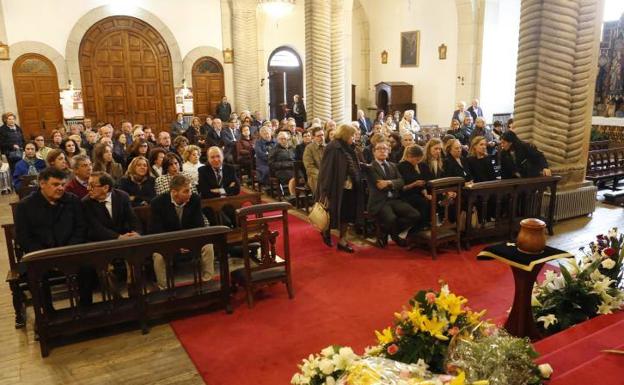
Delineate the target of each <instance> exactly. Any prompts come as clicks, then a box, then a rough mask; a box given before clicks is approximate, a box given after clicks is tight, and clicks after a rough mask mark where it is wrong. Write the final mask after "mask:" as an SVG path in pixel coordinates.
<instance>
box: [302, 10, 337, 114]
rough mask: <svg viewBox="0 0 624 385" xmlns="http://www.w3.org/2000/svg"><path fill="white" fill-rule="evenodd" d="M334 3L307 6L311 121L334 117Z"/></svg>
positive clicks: (307, 53) (306, 21)
mask: <svg viewBox="0 0 624 385" xmlns="http://www.w3.org/2000/svg"><path fill="white" fill-rule="evenodd" d="M331 3H332V1H330V0H306V2H305V50H306V55H305V56H306V63H305V72H306V98H305V103H306V110H307V113H308V120H311V119H313V118H320V119H322V120H327V119H329V118H331V116H332V89H333V88H332V64H333V63H332V59H331V53H332V44H331V20H332V17H331V11H332V4H331Z"/></svg>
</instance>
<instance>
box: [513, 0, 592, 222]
mask: <svg viewBox="0 0 624 385" xmlns="http://www.w3.org/2000/svg"><path fill="white" fill-rule="evenodd" d="M602 9H603V2H602V0H522V6H521V14H520V34H519V43H518V67H517V71H516V95H515V105H514V120H515V123H514V125H515V127H516V133H517V134H518V136H519V137H520V138H521V139H523V140H526V141H529V142H532V143H533V144H535V145H536V146H537V147H538V148H539V149H540V150H541V151H542V152H543V153H544V155H545V156H546V159H547V160H548V164H549V167H550V168H551V170H552V171H553V174H556V175H561V176H562V180H561V182H560V183H559V188H558V190H557V206H556V207H557V209H556V213H555V219H564V218H568V217H571V216H575V215H584V214H588V213H591V212H593V211H594V209H595V197H596V187H595V186H593V185H592V184H591V183H586V182H584V178H585V166H586V163H587V151H588V148H589V135H590V130H591V115H592V106H593V101H594V87H595V79H596V70H597V64H598V63H597V62H598V54H599V44H600V29H601V24H602V17H601V16H602Z"/></svg>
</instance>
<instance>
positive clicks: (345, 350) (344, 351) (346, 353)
mask: <svg viewBox="0 0 624 385" xmlns="http://www.w3.org/2000/svg"><path fill="white" fill-rule="evenodd" d="M338 354H340V355H341V356H343V357H345V358H347V359H349V360H354V359H355V358H356V357H357V356H356V355H355V353H354V352H353V349H351V348H350V347H348V346H344V347H342V348H340V349H339V350H338Z"/></svg>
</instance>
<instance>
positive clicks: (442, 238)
mask: <svg viewBox="0 0 624 385" xmlns="http://www.w3.org/2000/svg"><path fill="white" fill-rule="evenodd" d="M463 185H464V178H459V177H452V178H441V179H434V180H431V181H429V182H427V188H428V189H429V190H430V192H431V228H430V229H428V230H423V231H420V232H418V233H417V234H415V235H414V237H412V239H410V242H411V243H412V244H414V245H426V246H428V247H429V249H430V250H431V258H432V259H435V258H436V256H437V248H438V246H439V245H442V244H445V243H455V244H456V247H457V252H458V253H459V252H460V251H461V244H460V242H461V239H460V238H461V229H460V222H461V201H462V195H461V194H462V187H463ZM449 193H454V194H455V197H454V198H453V199H449V198H448V194H449ZM451 213H454V221H453V220H451V219H452V218H453V216H452V215H450V214H451ZM438 214H441V217H442V218H441V219H438Z"/></svg>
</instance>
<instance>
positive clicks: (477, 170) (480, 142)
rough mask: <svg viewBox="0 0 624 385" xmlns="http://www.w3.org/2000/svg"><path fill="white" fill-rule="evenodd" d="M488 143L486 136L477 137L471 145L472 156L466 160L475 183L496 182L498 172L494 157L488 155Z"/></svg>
mask: <svg viewBox="0 0 624 385" xmlns="http://www.w3.org/2000/svg"><path fill="white" fill-rule="evenodd" d="M487 143H488V142H487V139H486V138H485V137H484V136H475V137H474V138H473V139H472V141H471V143H470V151H469V154H470V155H469V156H468V158H466V163H467V164H468V170H469V171H470V174H471V175H472V180H473V182H475V183H478V182H487V181H491V180H496V172H495V171H494V165H493V164H492V157H491V156H489V155H488V147H487Z"/></svg>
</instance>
